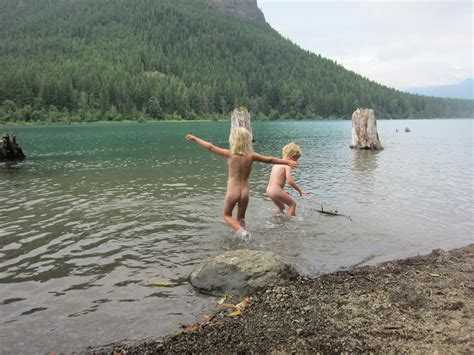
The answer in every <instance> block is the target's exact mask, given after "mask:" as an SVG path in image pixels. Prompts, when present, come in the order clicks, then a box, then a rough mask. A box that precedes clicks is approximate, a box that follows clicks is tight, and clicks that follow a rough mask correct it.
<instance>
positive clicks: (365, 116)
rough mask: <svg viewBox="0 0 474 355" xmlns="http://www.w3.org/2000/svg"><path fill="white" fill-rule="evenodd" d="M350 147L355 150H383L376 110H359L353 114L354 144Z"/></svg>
mask: <svg viewBox="0 0 474 355" xmlns="http://www.w3.org/2000/svg"><path fill="white" fill-rule="evenodd" d="M350 147H351V148H354V149H371V150H380V149H383V147H382V144H381V143H380V140H379V134H378V132H377V122H376V120H375V113H374V110H372V109H369V108H364V109H360V108H358V109H357V110H355V111H354V113H353V114H352V143H351V146H350Z"/></svg>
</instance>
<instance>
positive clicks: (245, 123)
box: [230, 107, 255, 142]
mask: <svg viewBox="0 0 474 355" xmlns="http://www.w3.org/2000/svg"><path fill="white" fill-rule="evenodd" d="M230 127H231V128H238V127H243V128H246V129H247V130H248V131H249V132H250V134H251V135H252V142H255V137H254V136H253V132H252V126H251V124H250V113H249V112H248V110H247V109H246V108H245V107H241V108H239V109H234V111H233V112H232V115H231V116H230Z"/></svg>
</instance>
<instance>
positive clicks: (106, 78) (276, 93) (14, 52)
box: [0, 0, 473, 123]
mask: <svg viewBox="0 0 474 355" xmlns="http://www.w3.org/2000/svg"><path fill="white" fill-rule="evenodd" d="M0 9H2V11H1V12H0V123H1V122H8V121H23V120H24V121H60V120H63V119H65V120H70V121H95V120H99V119H100V120H103V119H108V120H120V119H134V120H138V119H143V118H146V119H148V118H153V119H169V118H175V119H176V118H183V119H196V118H201V117H217V116H218V115H222V114H224V115H228V113H229V112H230V111H231V110H232V109H233V108H234V107H237V106H241V105H243V106H246V107H248V108H249V110H250V111H251V113H252V114H253V115H254V116H256V117H261V118H271V119H273V118H290V119H293V118H295V119H302V118H330V117H334V118H347V117H350V114H351V113H352V112H353V111H354V110H355V108H357V107H360V106H363V107H372V108H374V109H375V110H376V112H377V117H380V118H388V117H394V118H404V117H470V116H472V112H473V101H467V100H447V99H435V98H428V97H422V96H416V95H409V94H404V93H401V92H399V91H396V90H393V89H390V88H387V87H384V86H381V85H378V84H376V83H374V82H371V81H369V80H367V79H364V78H362V77H361V76H360V75H357V74H355V73H353V72H350V71H347V70H345V69H344V68H343V67H341V66H339V65H337V64H336V63H335V62H333V61H331V60H328V59H325V58H322V57H321V56H319V55H315V54H312V53H310V52H307V51H305V50H302V49H300V48H299V47H298V46H296V45H295V44H293V43H292V42H291V41H288V40H286V39H284V38H282V37H281V36H280V35H279V34H278V33H277V32H276V31H275V30H273V29H272V28H271V27H270V26H269V25H268V24H266V23H259V22H252V21H244V20H241V19H237V18H234V17H230V16H227V15H224V14H222V13H220V12H217V11H216V10H215V9H214V8H212V7H211V6H209V5H208V2H207V0H192V1H190V0H133V1H130V0H0ZM315 35H317V34H315ZM321 35H323V34H321Z"/></svg>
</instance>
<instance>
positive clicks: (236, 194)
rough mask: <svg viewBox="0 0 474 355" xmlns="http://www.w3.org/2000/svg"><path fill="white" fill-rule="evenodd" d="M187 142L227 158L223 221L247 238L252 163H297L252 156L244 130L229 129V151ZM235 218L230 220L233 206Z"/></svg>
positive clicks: (189, 138) (204, 142)
mask: <svg viewBox="0 0 474 355" xmlns="http://www.w3.org/2000/svg"><path fill="white" fill-rule="evenodd" d="M186 139H187V140H188V141H194V142H196V143H197V144H199V145H200V146H201V147H203V148H206V149H208V150H210V151H211V152H212V153H215V154H217V155H220V156H222V157H224V158H227V165H228V167H229V170H228V171H229V173H228V180H227V193H226V195H225V199H224V220H225V221H226V222H227V224H228V225H229V226H230V227H231V228H232V229H233V230H234V231H235V233H236V234H237V236H239V237H241V238H247V237H248V236H249V233H248V232H247V231H246V230H245V212H246V211H247V206H248V203H249V176H250V172H251V170H252V164H253V162H254V161H258V162H262V163H267V164H283V165H289V166H291V167H296V161H294V160H290V159H279V158H274V157H267V156H264V155H260V154H258V153H255V152H254V151H253V149H252V135H251V134H250V132H249V131H248V130H247V129H245V128H242V127H240V128H232V129H231V131H230V136H229V148H230V149H223V148H219V147H217V146H215V145H213V144H212V143H209V142H206V141H205V140H203V139H201V138H198V137H196V136H193V135H192V134H188V135H187V136H186ZM236 205H237V206H238V207H237V216H236V217H237V218H233V217H232V212H233V210H234V207H235V206H236Z"/></svg>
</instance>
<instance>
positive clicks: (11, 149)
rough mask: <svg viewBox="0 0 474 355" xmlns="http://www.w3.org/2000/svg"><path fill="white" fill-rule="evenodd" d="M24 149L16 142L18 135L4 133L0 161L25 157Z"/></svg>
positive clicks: (0, 143)
mask: <svg viewBox="0 0 474 355" xmlns="http://www.w3.org/2000/svg"><path fill="white" fill-rule="evenodd" d="M25 158H26V157H25V154H24V153H23V149H21V147H20V146H19V145H18V144H17V143H16V135H14V134H12V135H11V136H10V135H9V134H4V135H3V136H2V140H1V142H0V161H6V160H23V159H25Z"/></svg>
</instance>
